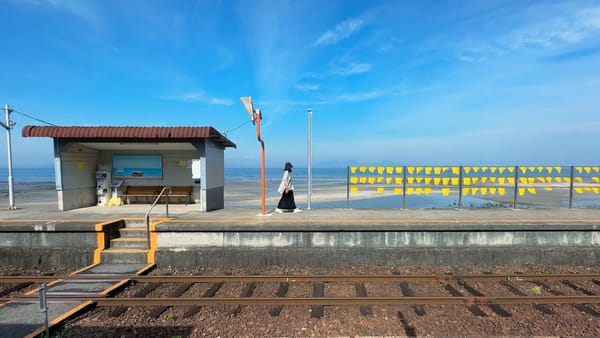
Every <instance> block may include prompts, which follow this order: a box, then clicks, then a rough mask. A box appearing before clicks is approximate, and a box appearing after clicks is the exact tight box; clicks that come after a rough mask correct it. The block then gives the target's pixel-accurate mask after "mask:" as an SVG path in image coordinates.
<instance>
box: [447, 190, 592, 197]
mask: <svg viewBox="0 0 600 338" xmlns="http://www.w3.org/2000/svg"><path fill="white" fill-rule="evenodd" d="M596 189H597V188H596ZM442 195H443V196H448V195H450V189H449V188H443V189H442Z"/></svg>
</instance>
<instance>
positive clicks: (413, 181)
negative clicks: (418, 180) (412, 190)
mask: <svg viewBox="0 0 600 338" xmlns="http://www.w3.org/2000/svg"><path fill="white" fill-rule="evenodd" d="M406 180H407V181H408V184H413V183H415V178H414V177H408V178H407V179H406Z"/></svg>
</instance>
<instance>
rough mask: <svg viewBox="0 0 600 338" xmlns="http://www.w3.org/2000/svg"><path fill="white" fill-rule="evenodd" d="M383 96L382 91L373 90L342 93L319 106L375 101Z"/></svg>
mask: <svg viewBox="0 0 600 338" xmlns="http://www.w3.org/2000/svg"><path fill="white" fill-rule="evenodd" d="M383 95H384V92H383V91H380V90H375V91H370V92H363V93H344V94H340V95H336V96H333V97H331V98H328V99H325V100H323V101H321V102H319V103H321V104H335V103H345V102H361V101H368V100H372V99H376V98H378V97H381V96H383Z"/></svg>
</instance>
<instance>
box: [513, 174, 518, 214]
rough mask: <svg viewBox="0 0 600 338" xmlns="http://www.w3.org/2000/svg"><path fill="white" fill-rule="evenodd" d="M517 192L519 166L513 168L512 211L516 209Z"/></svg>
mask: <svg viewBox="0 0 600 338" xmlns="http://www.w3.org/2000/svg"><path fill="white" fill-rule="evenodd" d="M518 192H519V166H518V165H516V166H515V193H514V199H513V209H517V194H518Z"/></svg>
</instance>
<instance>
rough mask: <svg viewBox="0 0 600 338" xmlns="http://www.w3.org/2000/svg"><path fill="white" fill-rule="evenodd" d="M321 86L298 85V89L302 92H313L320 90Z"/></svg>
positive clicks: (311, 84) (312, 84) (310, 84)
mask: <svg viewBox="0 0 600 338" xmlns="http://www.w3.org/2000/svg"><path fill="white" fill-rule="evenodd" d="M320 87H321V86H320V85H318V84H314V83H299V84H297V85H296V89H298V90H301V91H304V92H305V91H312V90H318V89H319V88H320Z"/></svg>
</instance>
